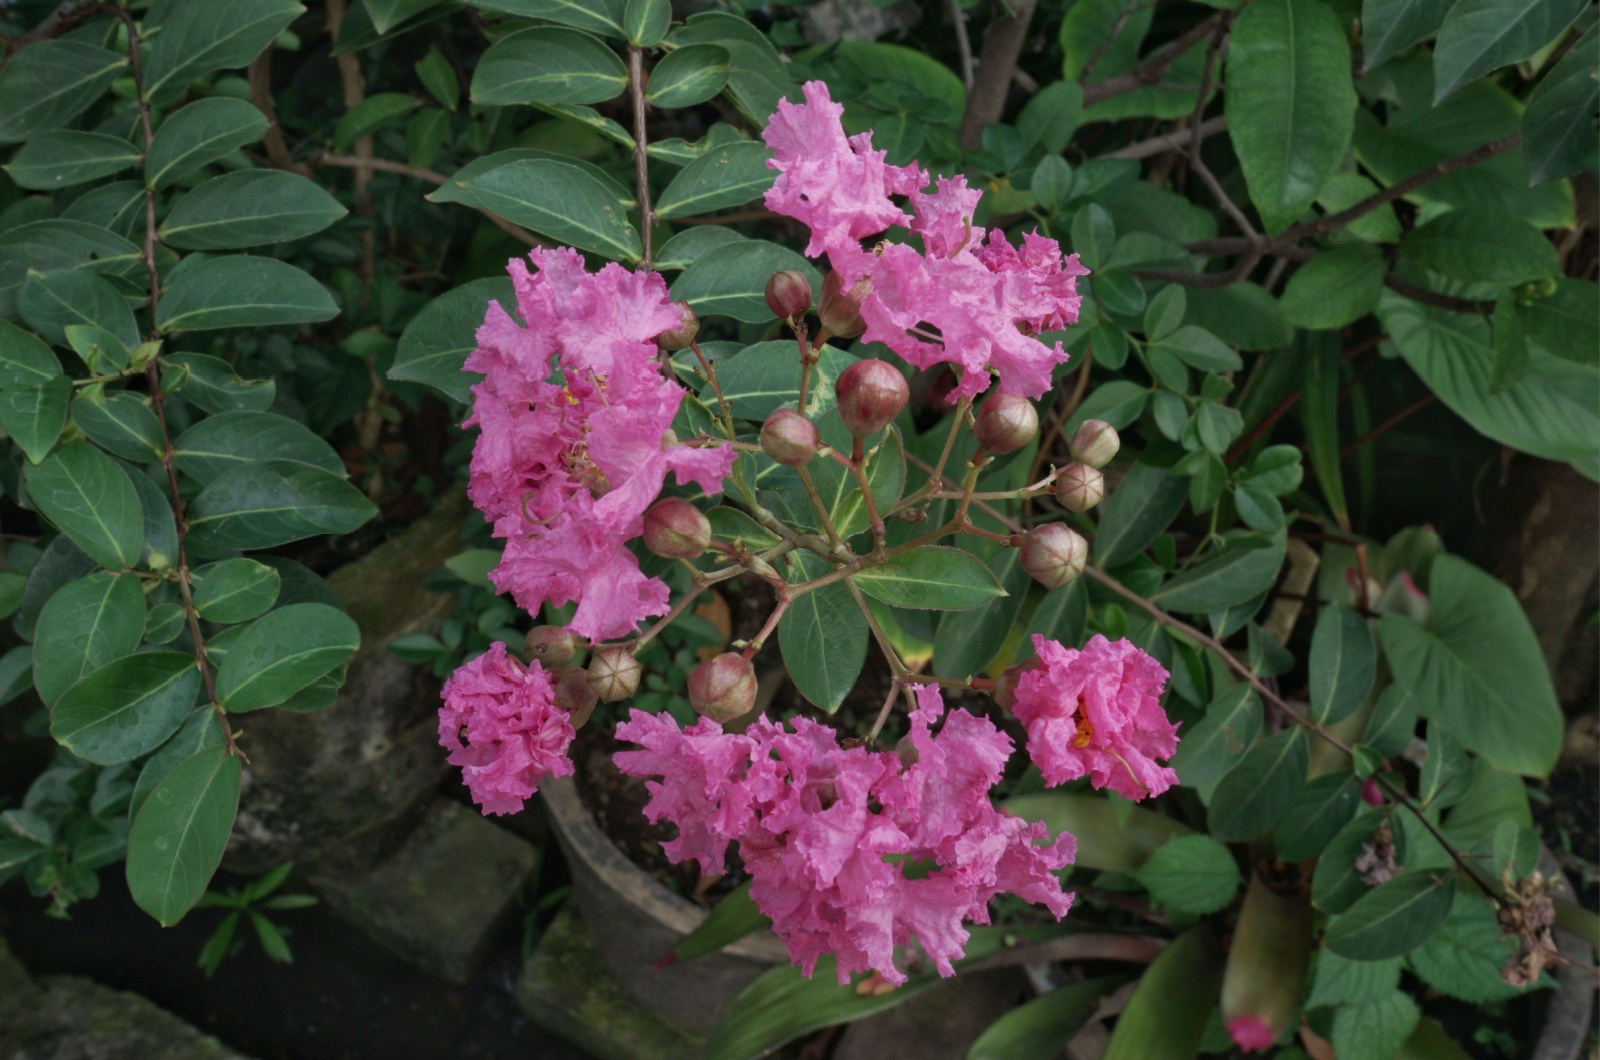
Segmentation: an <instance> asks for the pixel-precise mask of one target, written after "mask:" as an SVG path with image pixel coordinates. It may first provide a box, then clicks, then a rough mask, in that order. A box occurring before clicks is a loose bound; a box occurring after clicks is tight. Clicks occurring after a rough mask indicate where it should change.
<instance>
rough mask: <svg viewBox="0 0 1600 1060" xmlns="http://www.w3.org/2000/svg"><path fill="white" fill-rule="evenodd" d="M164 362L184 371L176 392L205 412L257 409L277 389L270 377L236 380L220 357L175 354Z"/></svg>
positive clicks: (267, 403)
mask: <svg viewBox="0 0 1600 1060" xmlns="http://www.w3.org/2000/svg"><path fill="white" fill-rule="evenodd" d="M166 361H167V364H168V365H171V366H174V367H181V368H182V369H183V370H184V372H185V373H186V377H185V378H184V381H183V384H182V386H181V387H180V388H179V389H178V393H180V394H182V395H183V397H184V400H186V401H192V402H193V403H194V404H195V405H197V406H199V407H200V408H202V409H204V410H206V411H207V412H215V413H218V414H220V413H224V412H241V411H244V412H261V411H264V410H265V409H267V408H269V407H271V405H272V399H273V395H274V394H275V393H276V392H277V384H276V383H274V382H273V381H272V380H271V379H240V378H239V377H238V376H237V375H235V374H234V371H233V366H232V365H230V364H229V363H228V362H227V361H224V360H222V359H221V358H220V357H211V356H208V355H206V354H203V353H178V354H173V355H172V356H170V357H168V358H167V359H166Z"/></svg>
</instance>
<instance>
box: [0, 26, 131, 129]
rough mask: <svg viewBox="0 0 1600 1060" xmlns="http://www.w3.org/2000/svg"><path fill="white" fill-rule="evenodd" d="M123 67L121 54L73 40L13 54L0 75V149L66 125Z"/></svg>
mask: <svg viewBox="0 0 1600 1060" xmlns="http://www.w3.org/2000/svg"><path fill="white" fill-rule="evenodd" d="M127 65H128V58H127V56H126V55H122V54H119V53H117V52H112V51H107V50H106V49H104V48H97V47H95V46H94V45H92V44H89V43H87V42H86V41H78V40H41V41H35V42H34V43H32V44H30V45H28V46H27V47H26V48H23V49H22V50H20V51H18V52H16V53H15V54H14V55H13V56H12V57H11V61H10V62H8V63H7V64H6V66H5V69H4V70H0V144H13V143H18V142H20V141H22V140H26V139H27V138H28V137H30V136H33V135H35V134H37V133H41V132H45V131H47V130H50V129H56V128H59V127H61V126H62V125H65V124H66V123H67V122H69V121H71V120H72V119H73V118H75V117H77V116H78V115H79V114H81V113H82V112H83V111H85V110H88V109H89V108H90V107H92V106H94V105H95V103H96V102H97V101H98V100H99V99H100V95H101V93H102V92H104V91H105V90H106V89H107V88H109V87H110V85H111V82H112V81H115V80H116V79H117V75H118V74H120V73H122V68H123V67H125V66H127Z"/></svg>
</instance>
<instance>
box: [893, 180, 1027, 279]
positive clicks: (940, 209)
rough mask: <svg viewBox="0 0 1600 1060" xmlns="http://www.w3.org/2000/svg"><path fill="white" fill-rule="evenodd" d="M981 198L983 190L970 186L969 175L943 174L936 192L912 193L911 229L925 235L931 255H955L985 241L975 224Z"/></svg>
mask: <svg viewBox="0 0 1600 1060" xmlns="http://www.w3.org/2000/svg"><path fill="white" fill-rule="evenodd" d="M982 198H983V190H982V189H981V188H969V187H967V178H966V177H964V176H962V175H961V174H959V173H958V174H956V175H955V176H953V177H940V178H939V179H938V181H937V190H935V191H932V192H925V191H920V190H918V191H914V192H912V193H911V208H912V210H913V211H914V212H915V217H914V218H913V219H912V221H911V230H912V231H913V232H916V233H917V234H918V235H920V236H922V244H923V246H925V247H926V248H927V250H928V255H929V256H930V257H939V258H948V257H953V256H954V255H955V254H956V253H958V252H959V251H961V250H963V249H965V248H966V247H968V246H973V247H976V246H977V245H978V244H979V243H982V242H983V229H981V228H974V227H973V226H972V215H973V213H974V212H975V211H976V210H977V209H978V200H980V199H982ZM1000 238H1001V239H1002V240H1004V238H1005V237H1004V236H1001V237H1000Z"/></svg>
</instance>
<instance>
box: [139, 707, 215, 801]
mask: <svg viewBox="0 0 1600 1060" xmlns="http://www.w3.org/2000/svg"><path fill="white" fill-rule="evenodd" d="M222 744H223V739H222V725H221V723H220V722H219V721H218V720H217V712H216V711H215V710H214V709H212V707H211V704H209V703H202V704H200V705H199V706H198V707H195V709H194V710H192V711H190V713H189V717H188V719H187V720H185V721H184V723H183V726H182V727H181V728H180V729H179V730H178V731H177V732H176V733H174V734H173V736H172V738H171V739H169V740H168V741H167V742H166V743H164V744H162V745H161V746H160V747H159V748H158V749H157V750H156V752H155V753H154V754H152V755H151V756H150V757H149V758H148V759H146V760H145V763H144V766H143V768H141V769H140V770H139V779H138V781H137V782H136V783H135V784H134V786H133V797H132V798H131V799H130V800H129V803H128V817H129V819H130V820H131V819H133V818H136V817H138V816H139V810H140V809H141V808H142V807H143V806H144V804H145V800H146V799H148V798H149V797H150V793H151V792H152V791H154V790H155V787H156V785H157V784H159V783H161V781H162V780H164V779H166V776H167V774H169V773H171V772H172V771H173V770H174V769H176V768H178V767H179V766H180V765H182V764H183V763H184V762H187V761H188V760H189V759H190V758H191V757H193V756H194V755H196V754H198V753H199V752H201V751H204V750H206V749H207V748H210V747H221V746H222Z"/></svg>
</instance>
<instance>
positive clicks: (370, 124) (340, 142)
mask: <svg viewBox="0 0 1600 1060" xmlns="http://www.w3.org/2000/svg"><path fill="white" fill-rule="evenodd" d="M420 106H422V100H420V99H418V98H417V97H416V96H412V95H408V94H406V93H404V92H378V93H375V94H373V95H370V96H367V97H365V98H364V99H362V100H361V102H360V103H357V104H356V105H355V106H353V107H351V108H350V109H349V110H347V111H345V112H344V116H343V117H341V118H340V119H339V124H338V125H337V126H335V127H334V130H333V146H334V148H335V149H336V150H339V151H346V150H349V148H350V145H351V144H353V143H355V142H356V141H357V140H359V139H361V138H362V137H363V136H371V135H372V134H373V133H375V132H377V131H378V130H379V129H382V128H383V127H385V126H387V125H392V124H394V123H395V122H397V121H399V120H400V119H401V118H403V117H405V116H406V115H407V114H410V113H411V112H412V111H414V110H416V109H417V108H418V107H420Z"/></svg>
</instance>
